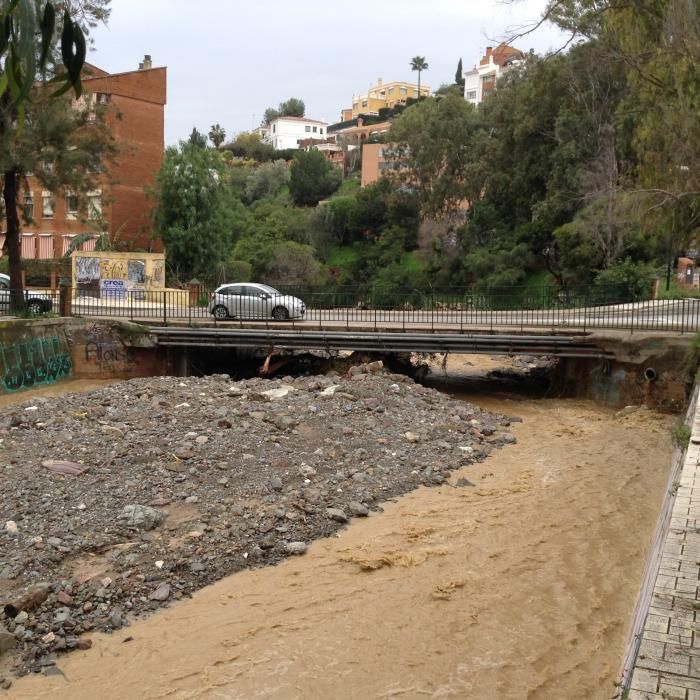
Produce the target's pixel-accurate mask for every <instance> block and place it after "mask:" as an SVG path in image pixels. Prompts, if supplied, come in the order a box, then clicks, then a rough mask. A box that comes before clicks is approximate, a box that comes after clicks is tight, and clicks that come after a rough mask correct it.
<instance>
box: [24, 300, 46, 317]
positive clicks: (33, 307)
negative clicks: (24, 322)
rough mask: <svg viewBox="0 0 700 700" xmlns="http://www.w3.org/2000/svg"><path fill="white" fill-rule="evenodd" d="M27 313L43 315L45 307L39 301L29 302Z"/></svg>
mask: <svg viewBox="0 0 700 700" xmlns="http://www.w3.org/2000/svg"><path fill="white" fill-rule="evenodd" d="M27 311H29V313H31V314H41V313H43V312H44V305H43V304H42V303H41V302H40V301H39V300H37V299H32V300H30V301H28V302H27Z"/></svg>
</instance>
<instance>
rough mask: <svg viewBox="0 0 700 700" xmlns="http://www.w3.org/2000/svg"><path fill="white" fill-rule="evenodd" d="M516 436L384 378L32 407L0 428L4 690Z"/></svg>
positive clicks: (134, 386)
mask: <svg viewBox="0 0 700 700" xmlns="http://www.w3.org/2000/svg"><path fill="white" fill-rule="evenodd" d="M517 420H518V419H517V418H513V417H508V416H504V415H497V414H491V413H488V412H486V411H482V410H481V409H479V408H478V407H476V406H474V405H471V404H469V403H466V402H461V401H456V400H454V399H451V398H450V397H448V396H446V395H444V394H441V393H439V392H437V391H435V390H433V389H429V388H426V387H423V386H421V385H419V384H415V383H414V382H413V381H412V380H410V379H408V378H407V377H405V376H403V375H395V374H388V373H386V372H385V371H384V369H383V367H382V365H381V363H372V364H369V365H362V366H359V367H353V368H352V369H351V370H350V371H349V373H348V374H347V375H343V376H340V375H337V374H330V375H326V376H316V377H301V378H291V377H287V378H284V379H280V380H275V381H265V380H260V379H252V380H246V381H240V382H234V381H231V379H230V378H229V377H228V376H225V375H217V376H211V377H206V378H188V379H177V378H150V379H137V380H131V381H128V382H123V383H120V384H115V385H112V386H108V387H104V388H101V389H99V390H96V391H93V392H90V393H88V394H79V395H67V396H61V397H55V398H39V397H35V398H32V397H28V398H27V401H26V402H24V403H22V404H18V405H15V406H12V407H8V408H6V409H5V410H4V411H3V414H2V418H0V474H1V477H0V513H2V522H0V598H2V600H3V604H4V612H3V613H2V615H0V654H2V653H3V652H7V653H8V654H14V656H13V657H12V658H13V659H15V660H16V663H15V664H14V668H13V670H14V671H15V672H19V673H24V672H27V671H41V670H42V669H44V670H48V671H49V672H50V671H51V670H52V669H54V668H55V664H56V661H57V658H58V653H60V652H64V651H68V650H71V649H75V648H86V647H88V646H89V645H90V640H89V639H88V638H86V637H81V635H82V634H83V633H85V632H89V631H92V630H100V631H107V632H109V631H111V630H115V629H119V628H122V627H124V626H127V625H128V624H129V621H130V619H133V617H134V616H140V615H143V614H147V613H150V612H153V611H155V610H157V609H158V608H159V607H161V606H167V605H169V604H170V603H171V602H173V601H175V600H178V599H181V598H183V597H188V596H189V595H190V594H191V593H192V592H193V591H195V590H197V589H199V588H202V587H203V586H205V585H207V584H209V583H211V582H213V581H215V580H218V579H220V578H222V577H224V576H226V575H228V574H231V573H233V572H236V571H239V570H241V569H245V568H252V567H260V566H264V565H267V564H274V563H276V562H278V561H280V560H281V559H284V558H286V557H289V556H294V555H301V554H303V553H304V552H305V551H306V547H307V544H308V543H309V542H310V541H311V540H313V539H316V538H319V537H324V536H327V535H330V534H332V533H333V532H334V531H336V530H337V529H338V528H340V527H343V525H344V524H346V523H347V522H348V521H349V520H350V519H351V518H353V517H364V516H367V515H368V514H369V513H370V512H372V511H376V510H380V509H381V503H382V502H383V501H386V500H388V499H391V498H392V497H395V496H398V495H400V494H403V493H406V492H408V491H411V490H413V489H415V488H417V487H418V486H421V485H427V486H430V485H439V484H445V483H449V480H450V473H451V471H452V470H454V469H457V468H459V467H462V466H464V465H466V464H469V463H474V462H478V461H481V460H482V459H483V458H485V457H486V455H487V454H488V453H489V452H490V451H491V450H492V449H493V448H494V447H499V446H501V445H504V444H506V443H511V442H514V441H515V438H513V437H512V436H511V435H510V434H509V433H508V431H507V428H508V426H509V425H510V423H511V422H513V421H517ZM453 485H454V486H455V488H470V487H471V486H473V484H471V483H470V482H469V481H468V480H467V479H465V478H461V479H459V480H458V481H456V482H455V483H454V484H453ZM6 658H7V657H6ZM4 682H5V684H7V683H8V682H9V681H4Z"/></svg>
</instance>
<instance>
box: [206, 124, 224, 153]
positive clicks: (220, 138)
mask: <svg viewBox="0 0 700 700" xmlns="http://www.w3.org/2000/svg"><path fill="white" fill-rule="evenodd" d="M225 139H226V130H225V129H224V128H223V127H222V126H221V125H220V124H219V123H218V122H217V123H216V124H212V127H211V129H209V140H210V141H211V142H212V143H213V144H214V148H218V147H219V146H220V145H221V144H222V143H223V142H224V141H225Z"/></svg>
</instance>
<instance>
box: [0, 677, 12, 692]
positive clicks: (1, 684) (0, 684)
mask: <svg viewBox="0 0 700 700" xmlns="http://www.w3.org/2000/svg"><path fill="white" fill-rule="evenodd" d="M11 687H12V681H11V680H10V679H9V678H3V679H2V680H1V681H0V688H2V689H3V690H9V689H10V688H11Z"/></svg>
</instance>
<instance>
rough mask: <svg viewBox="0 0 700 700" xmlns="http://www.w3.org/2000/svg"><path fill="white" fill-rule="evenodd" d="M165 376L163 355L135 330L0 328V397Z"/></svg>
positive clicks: (55, 325) (81, 323)
mask: <svg viewBox="0 0 700 700" xmlns="http://www.w3.org/2000/svg"><path fill="white" fill-rule="evenodd" d="M169 373H171V366H170V362H169V358H168V356H167V354H166V353H165V352H164V351H163V350H162V349H158V348H156V347H155V345H154V343H153V341H152V340H151V339H150V337H149V336H148V334H147V333H144V332H143V329H142V328H140V327H139V326H136V325H134V324H129V323H119V322H112V321H85V320H82V319H72V318H71V319H64V318H57V319H47V320H43V321H36V320H31V321H29V320H15V319H13V320H9V321H2V322H0V393H10V392H15V391H21V390H24V389H31V388H33V387H36V386H42V385H49V384H53V383H55V382H58V381H61V380H64V379H68V378H74V379H113V378H114V379H129V378H132V377H147V376H153V375H163V374H169Z"/></svg>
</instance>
